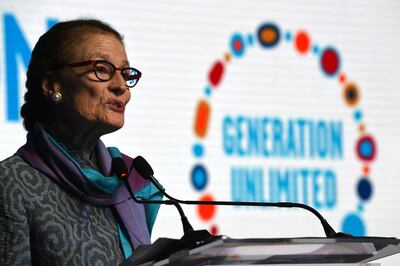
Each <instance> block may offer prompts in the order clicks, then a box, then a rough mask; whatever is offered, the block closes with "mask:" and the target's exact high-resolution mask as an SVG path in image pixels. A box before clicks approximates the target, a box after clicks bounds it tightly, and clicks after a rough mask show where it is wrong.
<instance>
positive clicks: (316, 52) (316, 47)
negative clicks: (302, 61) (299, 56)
mask: <svg viewBox="0 0 400 266" xmlns="http://www.w3.org/2000/svg"><path fill="white" fill-rule="evenodd" d="M312 52H313V54H314V55H319V47H318V45H316V44H314V45H313V47H312Z"/></svg>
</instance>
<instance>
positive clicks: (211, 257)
mask: <svg viewBox="0 0 400 266" xmlns="http://www.w3.org/2000/svg"><path fill="white" fill-rule="evenodd" d="M399 252H400V240H399V239H397V238H382V237H341V238H316V237H309V238H270V239H268V238H267V239H233V238H229V237H225V236H218V237H209V238H207V239H205V240H202V241H194V242H192V243H189V242H187V241H186V242H185V241H183V242H182V240H175V239H168V238H160V239H158V240H157V241H155V242H154V244H153V245H148V246H140V247H139V248H138V249H137V250H135V252H134V256H132V257H131V258H129V259H128V260H127V261H126V262H124V263H123V264H121V266H131V265H132V266H139V265H140V266H150V265H154V266H162V265H171V266H183V265H185V266H186V265H190V266H192V265H193V266H195V265H269V266H271V265H290V264H294V265H314V266H315V265H330V266H333V265H349V266H350V265H374V266H375V265H379V264H377V263H371V262H372V261H374V260H376V259H380V258H383V257H387V256H390V255H393V254H397V253H399Z"/></svg>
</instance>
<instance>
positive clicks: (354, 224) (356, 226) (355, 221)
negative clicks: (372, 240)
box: [342, 213, 365, 236]
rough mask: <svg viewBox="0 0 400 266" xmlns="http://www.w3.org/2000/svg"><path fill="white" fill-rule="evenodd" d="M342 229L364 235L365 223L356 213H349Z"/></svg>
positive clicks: (354, 234) (356, 234) (353, 233)
mask: <svg viewBox="0 0 400 266" xmlns="http://www.w3.org/2000/svg"><path fill="white" fill-rule="evenodd" d="M342 231H343V232H345V233H349V234H352V235H353V236H364V235H365V225H364V222H363V221H362V219H361V218H360V217H359V216H358V215H357V214H354V213H351V214H348V215H347V216H346V217H345V218H344V220H343V224H342Z"/></svg>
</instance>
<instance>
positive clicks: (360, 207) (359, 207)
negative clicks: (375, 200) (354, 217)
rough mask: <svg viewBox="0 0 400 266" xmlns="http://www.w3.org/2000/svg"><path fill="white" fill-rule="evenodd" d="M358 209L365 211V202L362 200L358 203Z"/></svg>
mask: <svg viewBox="0 0 400 266" xmlns="http://www.w3.org/2000/svg"><path fill="white" fill-rule="evenodd" d="M357 211H358V212H363V211H364V204H363V203H362V202H360V203H359V204H358V205H357Z"/></svg>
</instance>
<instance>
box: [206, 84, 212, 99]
mask: <svg viewBox="0 0 400 266" xmlns="http://www.w3.org/2000/svg"><path fill="white" fill-rule="evenodd" d="M211 91H212V90H211V88H210V86H205V88H204V94H205V95H206V97H209V96H211Z"/></svg>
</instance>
